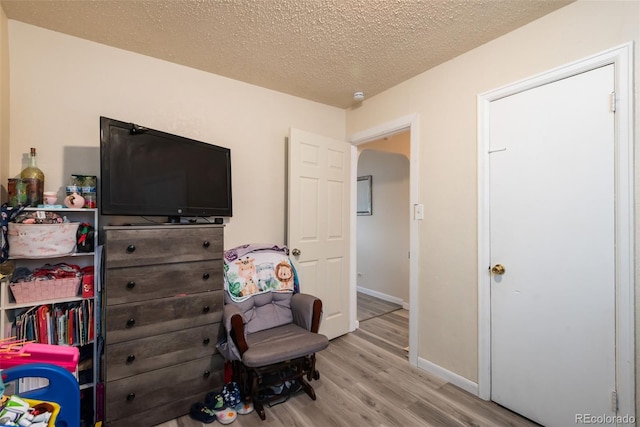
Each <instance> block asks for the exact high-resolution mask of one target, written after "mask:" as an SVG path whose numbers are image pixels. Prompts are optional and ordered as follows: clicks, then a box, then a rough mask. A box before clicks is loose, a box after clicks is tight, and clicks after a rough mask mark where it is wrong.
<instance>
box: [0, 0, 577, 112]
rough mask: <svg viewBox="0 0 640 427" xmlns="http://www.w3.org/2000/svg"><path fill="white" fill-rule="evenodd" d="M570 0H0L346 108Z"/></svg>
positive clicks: (74, 27)
mask: <svg viewBox="0 0 640 427" xmlns="http://www.w3.org/2000/svg"><path fill="white" fill-rule="evenodd" d="M572 1H573V0H426V1H419V0H0V4H2V7H3V9H4V11H5V13H6V15H7V16H8V17H9V19H15V20H18V21H23V22H26V23H29V24H33V25H37V26H40V27H44V28H48V29H51V30H54V31H58V32H61V33H66V34H70V35H73V36H77V37H81V38H84V39H88V40H92V41H95V42H98V43H103V44H106V45H110V46H114V47H118V48H121V49H125V50H129V51H132V52H137V53H141V54H144V55H148V56H152V57H156V58H160V59H163V60H166V61H170V62H175V63H178V64H182V65H186V66H189V67H193V68H197V69H200V70H204V71H208V72H211V73H214V74H218V75H221V76H226V77H229V78H232V79H236V80H241V81H244V82H247V83H251V84H255V85H258V86H263V87H266V88H269V89H274V90H277V91H280V92H285V93H289V94H291V95H295V96H299V97H302V98H306V99H310V100H314V101H317V102H320V103H323V104H328V105H333V106H337V107H341V108H348V107H350V106H352V105H353V104H354V101H353V93H354V91H363V92H364V93H365V96H367V97H371V96H373V95H375V94H377V93H380V92H382V91H384V90H385V89H388V88H390V87H392V86H394V85H396V84H398V83H400V82H402V81H404V80H406V79H408V78H410V77H413V76H415V75H417V74H420V73H421V72H423V71H426V70H428V69H429V68H431V67H434V66H436V65H438V64H440V63H442V62H445V61H447V60H449V59H451V58H454V57H456V56H458V55H460V54H461V53H463V52H466V51H468V50H471V49H473V48H475V47H477V46H479V45H481V44H483V43H486V42H488V41H490V40H492V39H494V38H496V37H499V36H500V35H502V34H505V33H508V32H509V31H512V30H514V29H515V28H518V27H520V26H522V25H525V24H527V23H528V22H531V21H533V20H535V19H537V18H539V17H541V16H543V15H546V14H548V13H550V12H552V11H554V10H556V9H558V8H560V7H562V6H564V5H566V4H568V3H571V2H572Z"/></svg>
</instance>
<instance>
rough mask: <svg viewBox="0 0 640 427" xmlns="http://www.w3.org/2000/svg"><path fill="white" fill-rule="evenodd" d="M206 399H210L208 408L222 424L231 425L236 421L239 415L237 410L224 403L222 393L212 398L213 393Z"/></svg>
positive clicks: (208, 394)
mask: <svg viewBox="0 0 640 427" xmlns="http://www.w3.org/2000/svg"><path fill="white" fill-rule="evenodd" d="M206 397H207V398H208V402H207V407H209V408H210V409H211V410H212V411H213V412H215V414H216V419H217V420H218V422H219V423H220V424H230V423H232V422H234V421H235V420H236V418H237V417H238V413H237V412H236V410H235V409H233V408H229V407H228V406H227V405H226V404H225V403H224V397H223V396H222V393H218V394H216V395H214V396H211V393H207V396H206Z"/></svg>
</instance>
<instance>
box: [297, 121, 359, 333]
mask: <svg viewBox="0 0 640 427" xmlns="http://www.w3.org/2000/svg"><path fill="white" fill-rule="evenodd" d="M350 153H351V146H350V145H349V144H348V143H346V142H344V141H339V140H334V139H331V138H327V137H324V136H321V135H315V134H312V133H309V132H305V131H302V130H298V129H291V133H290V136H289V147H288V181H289V182H288V190H289V191H288V199H289V200H288V233H287V236H288V243H287V245H288V246H289V248H290V249H291V250H292V255H293V256H292V259H293V262H294V265H295V267H296V271H297V273H298V276H299V279H300V289H301V291H302V292H305V293H309V294H312V295H316V296H318V297H320V298H321V299H322V303H323V312H324V314H323V319H322V323H321V324H320V332H321V333H323V334H325V335H327V337H328V338H329V339H331V338H335V337H337V336H340V335H343V334H346V333H347V332H349V307H350V303H349V268H350V263H349V220H350V193H351V183H350V168H351V159H350V155H351V154H350Z"/></svg>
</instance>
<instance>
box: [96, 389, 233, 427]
mask: <svg viewBox="0 0 640 427" xmlns="http://www.w3.org/2000/svg"><path fill="white" fill-rule="evenodd" d="M221 388H222V384H221V385H220V387H217V389H221ZM203 399H204V396H203V395H202V393H197V394H188V395H180V396H174V398H173V400H172V401H171V402H169V403H165V404H163V405H160V406H157V407H154V408H150V409H147V410H144V411H142V412H138V413H135V414H130V415H127V416H124V417H122V418H118V419H117V420H107V421H106V422H105V423H103V424H102V425H103V426H107V427H153V426H157V425H158V424H161V423H163V422H165V421H173V420H175V419H176V418H180V417H181V416H183V415H187V414H189V411H190V409H191V405H193V403H194V402H202V401H203ZM184 422H185V421H178V423H180V424H176V422H175V421H173V422H172V423H171V424H170V425H174V426H179V425H182V426H184V425H186V424H183V423H184ZM187 422H192V423H195V421H187ZM216 424H218V423H215V424H213V426H214V427H219V426H217V425H216ZM191 425H194V426H202V425H204V424H202V423H196V424H191Z"/></svg>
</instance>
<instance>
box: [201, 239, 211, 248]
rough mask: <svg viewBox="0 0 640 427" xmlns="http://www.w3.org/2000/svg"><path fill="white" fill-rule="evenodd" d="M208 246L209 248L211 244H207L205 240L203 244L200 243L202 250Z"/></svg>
mask: <svg viewBox="0 0 640 427" xmlns="http://www.w3.org/2000/svg"><path fill="white" fill-rule="evenodd" d="M209 246H211V243H209V241H208V240H205V241H204V242H202V247H203V248H208V247H209Z"/></svg>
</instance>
